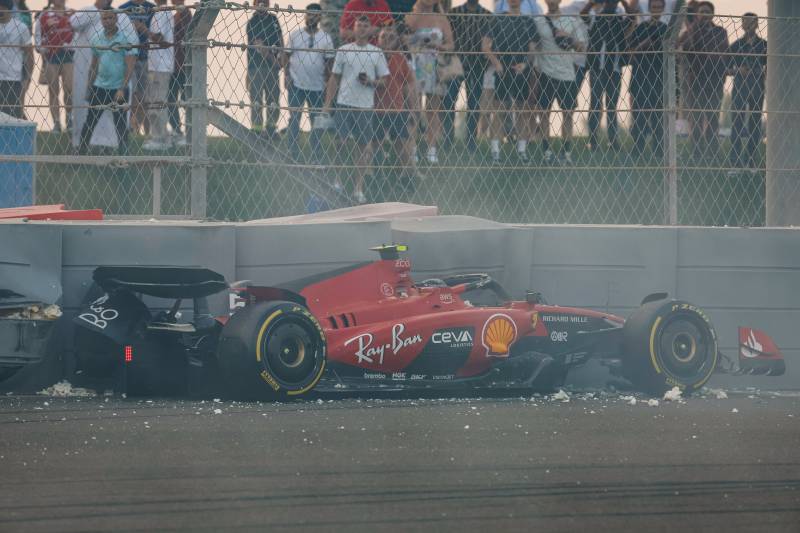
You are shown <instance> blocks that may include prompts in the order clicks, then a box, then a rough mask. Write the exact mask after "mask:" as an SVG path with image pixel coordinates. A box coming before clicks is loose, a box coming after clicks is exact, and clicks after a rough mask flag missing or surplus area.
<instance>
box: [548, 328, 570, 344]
mask: <svg viewBox="0 0 800 533" xmlns="http://www.w3.org/2000/svg"><path fill="white" fill-rule="evenodd" d="M568 335H569V332H567V331H551V332H550V340H551V341H553V342H567V336H568Z"/></svg>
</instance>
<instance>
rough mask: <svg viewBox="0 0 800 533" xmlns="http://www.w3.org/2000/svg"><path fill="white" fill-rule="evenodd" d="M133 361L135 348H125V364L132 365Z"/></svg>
mask: <svg viewBox="0 0 800 533" xmlns="http://www.w3.org/2000/svg"><path fill="white" fill-rule="evenodd" d="M131 361H133V346H130V345H128V346H125V362H126V363H130V362H131Z"/></svg>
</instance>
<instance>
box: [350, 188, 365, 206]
mask: <svg viewBox="0 0 800 533" xmlns="http://www.w3.org/2000/svg"><path fill="white" fill-rule="evenodd" d="M353 198H355V199H356V203H359V204H365V203H367V197H366V196H364V193H363V192H361V191H356V192H354V193H353Z"/></svg>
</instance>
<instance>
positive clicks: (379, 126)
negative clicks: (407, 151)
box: [372, 111, 410, 141]
mask: <svg viewBox="0 0 800 533" xmlns="http://www.w3.org/2000/svg"><path fill="white" fill-rule="evenodd" d="M409 120H410V115H409V113H408V111H395V112H391V113H375V114H374V115H373V117H372V124H373V129H374V131H375V140H377V141H382V140H383V139H384V137H386V136H387V135H388V136H389V138H390V139H392V140H395V139H408V137H409V134H408V123H409Z"/></svg>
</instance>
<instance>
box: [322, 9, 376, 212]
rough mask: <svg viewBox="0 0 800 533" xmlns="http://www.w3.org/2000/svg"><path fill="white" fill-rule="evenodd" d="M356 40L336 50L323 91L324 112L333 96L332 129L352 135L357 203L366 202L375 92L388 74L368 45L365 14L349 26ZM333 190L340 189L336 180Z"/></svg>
mask: <svg viewBox="0 0 800 533" xmlns="http://www.w3.org/2000/svg"><path fill="white" fill-rule="evenodd" d="M353 29H354V32H355V36H356V40H355V42H352V43H349V44H346V45H344V46H341V47H339V49H338V50H336V58H335V59H334V61H333V69H332V76H331V77H330V78H328V86H327V88H326V91H325V111H326V112H328V111H329V110H330V108H331V105H332V104H333V98H334V97H336V115H335V116H334V119H335V122H336V129H337V130H338V132H339V135H340V136H341V137H342V138H347V137H348V136H349V135H352V136H353V137H354V138H355V141H356V143H357V144H358V147H359V150H360V152H359V154H358V159H357V161H356V168H355V186H354V187H353V197H354V198H355V199H356V201H357V202H358V203H365V202H366V201H367V199H366V196H364V176H365V174H366V171H367V168H368V166H369V165H370V163H371V162H372V140H373V137H374V133H373V127H372V117H373V114H374V107H375V89H376V88H377V87H379V86H382V85H383V84H384V83H385V81H386V77H387V76H388V75H389V66H388V64H387V63H386V57H385V56H384V55H383V50H381V49H380V48H378V47H377V46H373V45H371V44H369V38H370V35H371V34H372V24H371V23H370V21H369V18H368V17H366V16H365V15H362V16H360V17H358V18H357V19H356V21H355V23H354V25H353ZM334 187H337V188H340V187H341V184H339V182H338V181H337V182H336V183H335V184H334Z"/></svg>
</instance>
